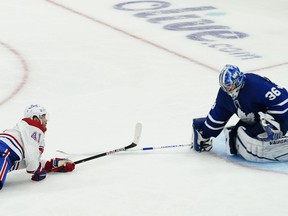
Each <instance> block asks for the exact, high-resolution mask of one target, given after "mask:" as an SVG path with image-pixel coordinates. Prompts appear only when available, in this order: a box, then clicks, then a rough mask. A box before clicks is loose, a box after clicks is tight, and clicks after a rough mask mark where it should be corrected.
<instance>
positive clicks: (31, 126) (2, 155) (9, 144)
mask: <svg viewBox="0 0 288 216" xmlns="http://www.w3.org/2000/svg"><path fill="white" fill-rule="evenodd" d="M24 117H25V118H23V119H22V120H21V121H20V122H19V123H18V124H17V125H16V126H15V127H14V128H12V129H7V130H5V131H4V132H3V133H0V189H2V187H3V185H4V183H5V180H6V176H7V174H8V172H10V171H12V170H17V169H23V168H25V169H26V171H27V173H30V174H32V177H31V179H32V180H33V181H41V180H43V179H44V178H45V177H46V173H47V172H51V171H56V172H70V171H73V170H74V168H75V164H74V163H73V162H71V161H69V160H67V159H61V158H53V159H51V160H49V161H41V155H42V153H43V151H44V147H45V141H44V139H45V132H46V130H47V112H46V109H45V108H44V107H42V106H41V105H38V104H32V105H29V106H28V107H26V109H25V111H24Z"/></svg>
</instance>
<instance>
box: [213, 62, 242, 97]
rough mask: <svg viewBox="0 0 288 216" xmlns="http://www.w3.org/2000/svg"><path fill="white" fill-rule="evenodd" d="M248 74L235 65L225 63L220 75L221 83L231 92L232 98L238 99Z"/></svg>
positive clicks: (225, 89)
mask: <svg viewBox="0 0 288 216" xmlns="http://www.w3.org/2000/svg"><path fill="white" fill-rule="evenodd" d="M245 79H246V76H245V74H244V73H243V72H241V71H240V70H239V68H238V67H236V66H233V65H229V64H227V65H225V67H224V68H223V69H222V71H221V72H220V75H219V84H220V86H221V88H222V90H223V91H225V92H226V93H227V94H229V95H230V96H231V97H232V99H233V100H234V99H236V98H237V96H238V94H239V91H240V89H241V88H242V87H243V85H244V83H245Z"/></svg>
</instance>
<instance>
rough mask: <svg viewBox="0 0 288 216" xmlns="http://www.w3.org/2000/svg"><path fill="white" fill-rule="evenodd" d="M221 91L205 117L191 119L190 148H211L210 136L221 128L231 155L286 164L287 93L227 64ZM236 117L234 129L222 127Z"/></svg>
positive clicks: (197, 149) (273, 84)
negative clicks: (237, 119)
mask: <svg viewBox="0 0 288 216" xmlns="http://www.w3.org/2000/svg"><path fill="white" fill-rule="evenodd" d="M219 84H220V89H219V91H218V94H217V98H216V102H215V104H214V105H213V107H212V108H211V109H210V111H209V114H208V115H207V117H206V118H196V119H193V124H192V128H193V130H192V131H193V132H192V135H193V136H192V144H193V145H192V146H193V148H194V149H195V150H196V151H197V152H203V151H210V150H211V149H212V140H211V137H217V136H218V135H219V134H220V133H221V131H222V130H223V129H224V134H225V142H226V145H227V147H228V152H229V153H230V154H239V155H241V156H242V157H243V158H244V159H246V160H249V161H257V162H261V161H288V137H285V136H284V135H285V134H286V132H287V129H288V93H287V90H286V89H284V88H281V87H279V86H278V85H277V84H275V83H273V82H271V81H270V80H269V79H267V78H265V77H261V76H259V75H256V74H253V73H246V74H244V73H243V72H241V71H240V70H239V68H238V67H236V66H233V65H226V66H225V67H224V68H223V70H222V71H221V72H220V75H219ZM233 114H236V115H237V116H238V117H239V119H240V120H239V121H238V123H237V124H236V125H235V126H232V127H228V128H224V127H225V125H226V123H227V122H228V120H229V119H230V118H231V117H232V115H233Z"/></svg>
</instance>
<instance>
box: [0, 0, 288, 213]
mask: <svg viewBox="0 0 288 216" xmlns="http://www.w3.org/2000/svg"><path fill="white" fill-rule="evenodd" d="M124 2H129V1H125V0H105V1H94V0H81V1H80V0H1V1H0V20H1V21H0V29H1V34H0V61H1V63H0V74H1V81H0V84H1V87H0V89H1V92H0V103H1V107H0V109H1V112H0V119H1V123H0V130H1V131H3V130H5V129H6V128H10V127H13V126H14V125H15V124H16V123H17V122H18V121H19V120H20V119H21V118H22V115H23V110H24V108H25V106H26V105H28V104H29V103H40V104H43V105H44V106H45V107H46V108H47V110H48V111H49V113H50V120H49V125H48V126H49V128H48V131H47V133H46V150H45V153H44V155H43V157H45V158H47V159H50V158H52V157H56V156H60V157H64V156H65V155H62V154H59V153H57V150H58V149H60V150H63V151H67V152H71V153H74V154H77V153H91V154H97V153H99V152H105V151H109V150H113V149H115V148H120V147H123V146H125V145H128V144H130V143H131V141H132V138H133V130H134V126H135V124H136V123H137V122H142V124H143V133H142V137H141V140H140V144H139V147H146V146H163V145H173V144H188V143H189V142H190V137H191V120H192V118H195V117H202V116H205V115H206V114H207V112H208V111H209V109H210V107H211V105H212V104H213V102H214V99H215V96H216V92H217V90H218V72H219V70H220V69H221V68H222V67H223V66H224V65H225V64H226V63H230V64H236V65H238V66H239V67H240V69H242V70H243V71H245V72H249V71H250V72H251V71H252V72H255V73H258V74H261V75H265V76H268V77H269V78H271V79H272V80H273V81H275V82H277V83H279V84H280V85H282V86H284V87H288V86H287V81H288V78H287V71H286V70H287V69H288V60H287V48H288V43H287V38H288V27H287V19H288V2H287V1H286V0H275V1H266V2H263V1H261V0H254V1H249V0H243V1H236V0H201V1H200V0H193V1H187V0H169V1H168V0H167V1H165V2H169V3H170V4H171V5H170V6H169V7H168V8H163V10H165V9H166V10H168V9H180V8H191V7H200V6H202V7H203V6H213V7H215V8H217V9H215V10H214V13H210V14H209V13H208V12H207V11H202V12H199V11H197V12H186V13H184V12H183V13H180V14H179V15H183V14H195V15H197V16H198V19H197V20H199V19H205V20H210V21H213V22H214V25H218V26H226V27H228V28H229V30H231V31H238V32H244V33H247V34H248V35H249V37H247V38H244V39H234V40H233V39H226V40H225V39H219V38H218V39H217V38H211V37H209V39H211V40H212V39H214V40H215V41H214V42H209V43H210V45H211V44H214V45H215V44H230V45H231V46H233V47H234V48H239V49H242V50H245V51H246V52H248V53H251V55H259V56H261V58H252V59H246V60H245V59H241V58H239V57H237V56H235V55H232V54H231V53H229V52H227V50H226V51H225V49H224V51H223V50H222V51H221V50H219V49H220V48H211V47H209V44H208V45H207V44H204V42H199V41H193V40H189V39H188V38H187V37H186V36H187V35H189V34H192V33H195V32H199V31H201V30H197V31H196V30H194V31H192V30H190V31H187V30H186V31H170V30H166V29H164V26H166V25H168V24H173V23H174V24H175V23H181V22H187V20H188V21H189V20H190V21H193V18H190V19H188V18H186V19H182V20H180V19H179V20H166V21H163V20H162V21H160V22H159V23H151V22H149V18H156V17H162V16H169V14H166V15H165V14H162V15H161V14H158V15H157V14H156V15H154V16H151V17H146V18H140V17H136V16H135V14H136V13H140V12H145V11H144V10H143V11H141V8H142V7H155V6H157V4H160V1H154V3H153V1H143V2H142V3H139V2H140V1H135V2H134V1H130V3H129V4H126V5H127V7H128V6H129V8H130V9H131V8H133V9H135V10H134V11H131V10H130V11H129V10H117V9H116V8H115V7H114V6H115V5H117V4H120V3H124ZM131 2H132V3H131ZM137 2H138V3H137ZM145 2H146V3H145ZM157 2H158V3H157ZM136 9H138V11H136ZM146 12H147V11H146ZM170 16H171V14H170ZM199 17H200V18H199ZM194 20H195V18H194ZM211 25H212V24H211ZM202 31H207V30H202ZM232 121H233V120H232ZM216 144H218V145H224V143H216ZM82 157H86V156H84V155H78V156H77V157H75V156H71V159H72V160H77V159H79V158H82ZM30 178H31V176H30V175H29V174H26V173H25V171H15V172H12V173H10V174H9V175H8V177H7V180H6V184H5V186H4V188H3V189H2V190H1V191H0V193H1V194H0V211H1V215H9V216H16V215H21V216H22V215H35V216H36V215H37V216H46V215H47V216H53V215H62V216H66V215H67V216H68V215H69V216H71V215H75V216H76V215H85V216H88V215H91V216H92V215H93V216H95V215H96V216H122V215H123V216H144V215H149V216H151V215H153V216H174V215H177V216H188V215H189V216H191V215H195V216H200V215H201V216H202V215H203V216H208V215H209V216H212V215H217V216H220V215H221V216H226V215H227V216H228V215H229V216H234V215H235V216H236V215H237V216H244V215H245V216H252V215H253V216H255V215H265V216H266V215H267V216H268V215H276V216H284V215H287V214H288V207H287V197H288V189H287V188H286V185H287V182H288V176H287V174H282V173H273V172H266V171H259V170H254V169H251V168H246V167H241V166H237V165H235V164H233V163H228V162H226V161H224V160H222V159H221V158H217V157H213V156H211V154H209V153H208V154H205V153H203V154H198V153H195V152H193V151H192V150H190V149H189V147H183V148H173V149H167V150H154V151H151V152H144V151H138V152H135V151H134V152H124V153H119V154H114V155H110V156H107V157H103V158H99V159H95V160H92V161H90V162H86V163H82V164H79V165H77V167H76V170H75V171H74V172H72V173H66V174H61V173H53V174H49V175H47V178H46V179H45V180H43V181H41V182H32V181H31V180H30Z"/></svg>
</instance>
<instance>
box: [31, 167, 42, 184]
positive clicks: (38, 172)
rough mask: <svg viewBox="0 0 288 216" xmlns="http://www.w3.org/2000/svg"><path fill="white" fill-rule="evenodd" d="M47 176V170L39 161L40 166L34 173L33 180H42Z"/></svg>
mask: <svg viewBox="0 0 288 216" xmlns="http://www.w3.org/2000/svg"><path fill="white" fill-rule="evenodd" d="M45 178H46V171H45V170H44V169H43V168H42V166H41V163H39V167H38V168H37V170H36V171H35V172H34V174H33V175H32V178H31V180H33V181H41V180H43V179H45Z"/></svg>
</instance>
